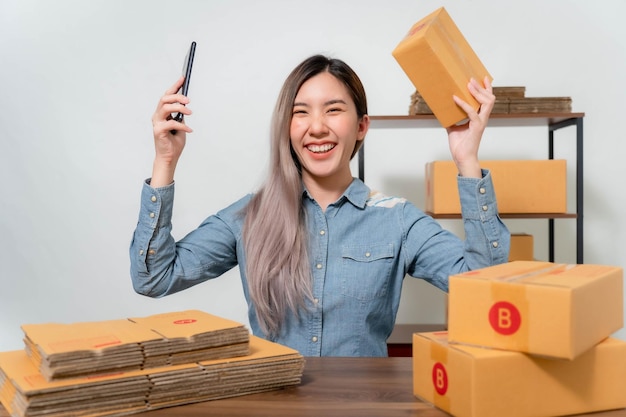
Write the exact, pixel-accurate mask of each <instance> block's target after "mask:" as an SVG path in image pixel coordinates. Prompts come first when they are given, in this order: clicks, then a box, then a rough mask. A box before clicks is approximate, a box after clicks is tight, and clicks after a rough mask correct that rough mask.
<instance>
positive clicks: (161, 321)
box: [128, 310, 244, 339]
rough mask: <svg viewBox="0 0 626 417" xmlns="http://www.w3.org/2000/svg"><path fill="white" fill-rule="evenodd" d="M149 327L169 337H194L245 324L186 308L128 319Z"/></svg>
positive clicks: (242, 326) (240, 326)
mask: <svg viewBox="0 0 626 417" xmlns="http://www.w3.org/2000/svg"><path fill="white" fill-rule="evenodd" d="M128 320H130V321H131V322H134V323H136V324H138V325H141V327H145V328H149V329H151V330H152V331H154V332H156V333H157V334H159V335H161V336H163V337H164V338H167V339H175V338H193V337H196V336H198V335H201V334H203V333H211V332H219V331H223V330H230V329H233V328H244V325H243V324H241V323H237V322H235V321H233V320H228V319H225V318H223V317H218V316H215V315H213V314H209V313H205V312H204V311H200V310H186V311H179V312H172V313H164V314H156V315H153V316H149V317H133V318H130V319H128Z"/></svg>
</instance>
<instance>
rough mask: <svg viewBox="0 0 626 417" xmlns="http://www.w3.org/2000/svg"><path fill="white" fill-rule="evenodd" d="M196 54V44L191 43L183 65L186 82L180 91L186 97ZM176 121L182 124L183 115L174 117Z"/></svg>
mask: <svg viewBox="0 0 626 417" xmlns="http://www.w3.org/2000/svg"><path fill="white" fill-rule="evenodd" d="M195 54H196V42H191V46H190V47H189V51H188V52H187V56H186V57H185V61H184V64H183V76H184V77H185V81H183V86H182V87H181V89H180V92H181V93H182V94H183V95H184V96H186V95H187V93H188V92H189V81H190V80H191V68H192V67H193V57H194V55H195ZM174 119H175V120H176V121H177V122H181V121H182V120H183V114H182V113H176V115H174Z"/></svg>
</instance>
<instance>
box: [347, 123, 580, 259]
mask: <svg viewBox="0 0 626 417" xmlns="http://www.w3.org/2000/svg"><path fill="white" fill-rule="evenodd" d="M584 117H585V114H584V113H521V114H492V115H491V116H490V119H489V126H496V127H497V126H505V127H518V126H519V127H523V126H547V127H548V159H554V142H555V137H554V133H555V132H556V131H558V130H560V129H563V128H565V127H568V126H575V127H576V186H575V188H576V211H575V212H574V213H557V214H554V213H533V214H512V213H500V217H501V218H503V219H507V218H508V219H548V258H549V261H550V262H554V257H555V254H554V246H555V230H554V221H555V219H575V220H576V263H578V264H582V263H583V255H584V254H583V243H584V240H583V238H584V230H583V212H584V205H583V118H584ZM370 119H371V120H372V123H371V128H373V129H377V128H394V127H407V126H414V127H415V128H420V127H422V128H423V127H440V125H439V122H438V121H437V119H436V118H435V117H434V116H433V115H413V116H370ZM358 171H359V178H360V179H361V180H363V181H364V180H365V144H364V145H363V146H362V147H361V148H360V149H359V153H358ZM432 216H433V217H435V218H440V219H455V218H461V216H460V215H432Z"/></svg>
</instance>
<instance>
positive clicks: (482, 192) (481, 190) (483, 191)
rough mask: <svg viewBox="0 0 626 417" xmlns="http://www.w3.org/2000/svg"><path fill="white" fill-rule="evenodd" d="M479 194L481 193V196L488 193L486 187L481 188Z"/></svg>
mask: <svg viewBox="0 0 626 417" xmlns="http://www.w3.org/2000/svg"><path fill="white" fill-rule="evenodd" d="M478 192H479V193H481V194H485V193H486V192H487V190H485V187H480V189H479V190H478Z"/></svg>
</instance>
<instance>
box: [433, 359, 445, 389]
mask: <svg viewBox="0 0 626 417" xmlns="http://www.w3.org/2000/svg"><path fill="white" fill-rule="evenodd" d="M432 376H433V386H434V387H435V391H437V394H439V395H446V392H447V391H448V373H447V372H446V367H445V366H443V364H441V363H440V362H437V363H435V365H434V366H433V375H432Z"/></svg>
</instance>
